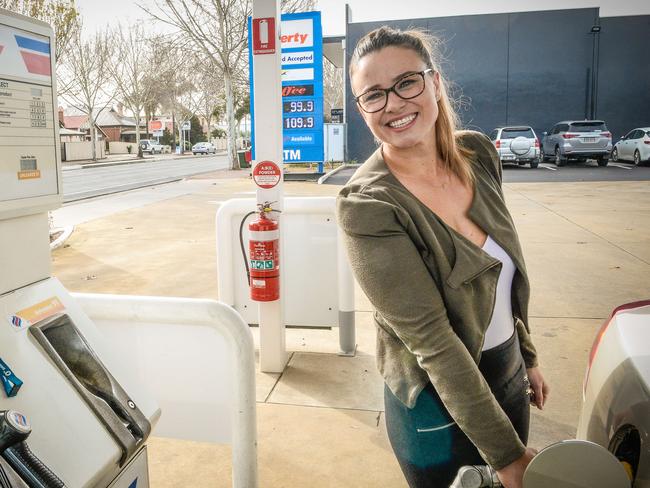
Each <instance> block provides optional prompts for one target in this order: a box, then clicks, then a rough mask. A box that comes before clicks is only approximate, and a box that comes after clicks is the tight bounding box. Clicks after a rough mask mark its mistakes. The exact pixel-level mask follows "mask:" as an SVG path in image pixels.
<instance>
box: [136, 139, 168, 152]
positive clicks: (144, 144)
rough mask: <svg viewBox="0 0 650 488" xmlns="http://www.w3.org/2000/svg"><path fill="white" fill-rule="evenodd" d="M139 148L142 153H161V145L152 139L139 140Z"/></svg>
mask: <svg viewBox="0 0 650 488" xmlns="http://www.w3.org/2000/svg"><path fill="white" fill-rule="evenodd" d="M140 147H141V148H142V152H143V153H149V154H160V153H162V152H163V145H162V144H160V143H158V142H156V141H154V140H153V139H140Z"/></svg>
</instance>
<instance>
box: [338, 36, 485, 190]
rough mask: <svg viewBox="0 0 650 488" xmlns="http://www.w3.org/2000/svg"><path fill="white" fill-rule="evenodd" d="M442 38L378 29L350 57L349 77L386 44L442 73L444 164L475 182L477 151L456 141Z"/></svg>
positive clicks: (439, 137) (439, 142) (439, 136)
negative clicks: (442, 63)
mask: <svg viewBox="0 0 650 488" xmlns="http://www.w3.org/2000/svg"><path fill="white" fill-rule="evenodd" d="M438 42H439V40H438V39H437V38H435V37H433V36H431V35H430V34H428V33H426V32H424V31H421V30H416V29H409V30H405V31H401V30H398V29H393V28H391V27H388V26H383V27H380V28H378V29H375V30H373V31H371V32H369V33H368V34H366V35H365V36H363V37H362V38H361V39H359V42H357V45H356V47H355V48H354V51H353V52H352V58H351V59H350V68H349V76H350V78H352V75H353V74H354V69H355V68H356V66H357V64H358V63H359V61H360V60H361V58H363V57H364V56H367V55H368V54H371V53H373V52H376V51H379V50H381V49H383V48H385V47H401V48H404V49H411V50H412V51H415V53H417V55H418V56H419V57H420V58H421V59H422V61H423V62H424V63H425V64H426V66H427V68H431V69H433V70H434V71H437V72H438V74H439V76H440V83H439V86H438V91H439V93H440V100H438V119H437V120H436V125H435V128H436V146H437V148H438V152H439V155H440V157H441V158H442V164H443V166H444V167H445V168H446V169H448V170H449V171H451V172H452V173H454V174H455V175H456V176H457V177H458V178H459V179H460V180H461V181H462V182H463V183H465V184H468V183H473V182H474V173H473V172H472V166H471V163H470V158H471V157H472V156H473V155H474V152H473V151H472V150H471V149H469V148H466V147H464V146H462V145H460V144H458V143H457V141H456V137H455V134H456V131H458V129H459V128H460V119H459V117H458V114H457V113H456V110H454V107H453V105H452V101H451V99H450V97H449V94H448V90H447V83H446V82H445V79H444V76H443V75H442V73H441V71H440V66H439V63H437V62H436V61H437V60H438V59H439V58H440V55H439V53H438V50H437V49H435V46H436V45H437V44H438Z"/></svg>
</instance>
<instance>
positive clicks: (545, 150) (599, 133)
mask: <svg viewBox="0 0 650 488" xmlns="http://www.w3.org/2000/svg"><path fill="white" fill-rule="evenodd" d="M611 151H612V133H611V132H609V130H608V129H607V126H606V125H605V122H603V121H602V120H566V121H564V122H559V123H557V124H555V126H554V127H553V129H551V132H544V139H543V141H542V159H543V160H544V161H546V160H547V159H549V158H552V159H553V160H554V162H555V164H556V165H557V166H564V165H565V164H566V163H567V162H568V161H569V160H576V161H586V160H587V159H595V160H596V161H597V162H598V166H607V162H608V160H609V154H610V153H611Z"/></svg>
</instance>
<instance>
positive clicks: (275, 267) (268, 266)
mask: <svg viewBox="0 0 650 488" xmlns="http://www.w3.org/2000/svg"><path fill="white" fill-rule="evenodd" d="M270 211H271V208H270V205H263V206H261V208H260V212H259V215H258V217H257V218H256V219H255V220H254V221H253V222H251V223H250V224H248V230H249V232H250V241H249V245H248V248H249V256H250V278H249V285H250V290H251V299H252V300H254V301H256V302H272V301H274V300H278V299H279V298H280V245H279V243H280V230H279V227H278V223H277V222H276V221H275V220H271V219H270V218H268V217H267V216H266V213H267V212H270Z"/></svg>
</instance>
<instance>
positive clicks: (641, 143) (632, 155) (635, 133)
mask: <svg viewBox="0 0 650 488" xmlns="http://www.w3.org/2000/svg"><path fill="white" fill-rule="evenodd" d="M612 159H613V160H615V161H618V160H625V161H634V163H635V164H637V165H638V164H642V163H645V162H648V161H650V127H638V128H636V129H632V130H631V131H630V132H628V133H627V134H626V135H624V136H623V137H621V139H620V140H619V141H618V142H617V143H616V144H615V145H614V149H612Z"/></svg>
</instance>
